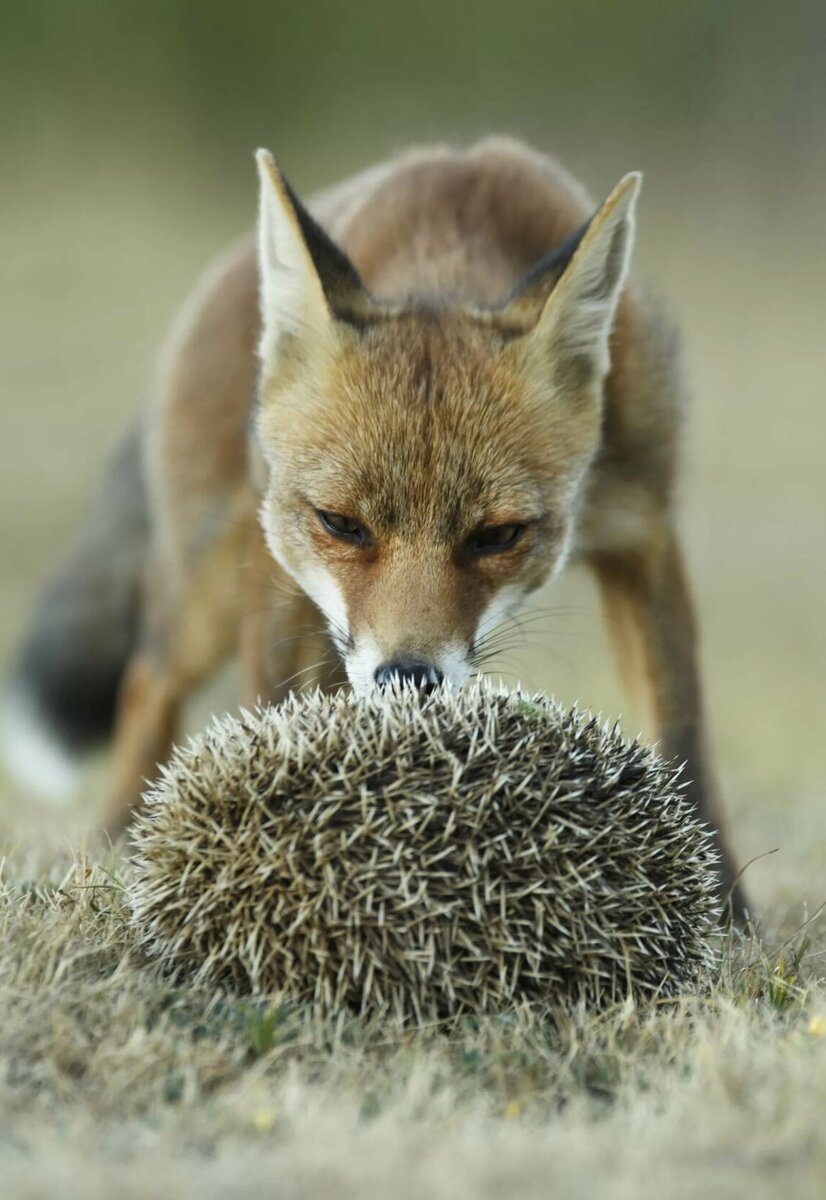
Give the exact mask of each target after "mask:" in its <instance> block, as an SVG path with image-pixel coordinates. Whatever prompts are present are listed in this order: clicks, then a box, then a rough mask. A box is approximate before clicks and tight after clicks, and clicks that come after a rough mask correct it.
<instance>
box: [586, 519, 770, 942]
mask: <svg viewBox="0 0 826 1200" xmlns="http://www.w3.org/2000/svg"><path fill="white" fill-rule="evenodd" d="M651 532H652V536H650V537H649V538H648V539H647V540H646V542H645V544H644V545H640V546H637V547H635V548H634V549H633V550H623V551H611V552H602V553H598V554H595V555H593V556H592V560H591V561H592V565H593V567H594V569H595V571H596V576H597V580H598V583H599V587H600V591H601V595H602V600H603V606H604V610H605V614H606V617H607V621H608V626H609V630H610V633H611V637H612V642H613V645H614V649H615V653H616V655H617V659H618V661H619V666H620V670H621V673H622V675H623V678H624V680H625V682H626V685H627V686H629V687H630V689H631V690H632V691H634V692H635V693H636V694H637V695H638V696H639V695H640V694H641V695H642V698H643V700H644V703H645V705H646V707H647V709H648V712H647V714H646V715H647V717H648V718H649V720H650V721H651V723H652V726H653V728H654V729H655V730H656V733H657V736H658V737H659V739H660V751H661V753H662V754H663V755H664V756H665V757H666V758H673V759H676V760H678V761H680V762H685V763H686V768H685V775H684V777H685V779H686V780H688V781H689V782H688V786H687V789H686V795H687V797H688V799H689V800H690V801H691V802H692V803H693V805H694V807H695V809H696V811H697V814H698V816H699V817H700V819H701V820H702V821H704V822H706V823H707V824H708V825H709V826H711V828H712V829H713V830H714V831H715V837H716V844H717V848H718V850H719V852H720V854H721V862H720V868H719V869H720V890H721V894H722V896H723V898H724V899H725V901H726V903H727V904H728V905H729V906H730V911H731V914H732V916H733V917H734V918H735V919H736V920H737V921H741V922H742V921H743V920H744V919H745V916H746V907H747V906H746V898H745V894H744V892H743V889H742V887H741V885H740V883H739V881H738V878H737V871H736V868H735V865H734V859H733V856H732V854H731V851H730V850H729V845H728V835H727V832H726V828H725V822H724V820H723V815H722V811H721V808H720V804H719V800H718V796H717V791H716V786H715V780H714V775H713V771H712V767H711V763H710V755H709V748H708V744H707V739H706V730H705V719H704V711H703V697H702V689H701V685H700V675H699V666H698V660H697V631H696V623H695V617H694V609H693V605H692V600H691V594H690V590H689V586H688V581H687V578H686V571H685V566H684V563H683V557H682V553H681V551H680V546H679V543H678V541H677V537H676V534H675V532H674V530H673V529H672V528H671V526H670V524H669V523H668V522H663V523H662V524H657V525H656V526H655V527H654V528H653V529H652V531H651Z"/></svg>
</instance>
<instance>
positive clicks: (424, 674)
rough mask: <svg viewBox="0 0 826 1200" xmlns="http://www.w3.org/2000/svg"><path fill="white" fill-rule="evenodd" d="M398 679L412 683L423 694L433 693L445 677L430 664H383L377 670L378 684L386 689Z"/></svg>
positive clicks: (401, 681) (399, 662) (402, 662)
mask: <svg viewBox="0 0 826 1200" xmlns="http://www.w3.org/2000/svg"><path fill="white" fill-rule="evenodd" d="M394 679H397V680H398V681H399V682H400V683H412V684H413V686H414V687H416V688H419V689H420V690H421V691H423V692H432V691H433V689H434V688H435V687H436V686H437V685H438V684H440V683H441V682H442V680H443V679H444V675H443V674H442V672H441V671H439V670H438V669H437V668H436V667H434V666H432V665H431V664H430V663H423V662H405V661H402V660H399V661H398V662H389V663H382V665H381V666H380V667H377V668H376V683H377V684H378V685H379V687H385V686H386V684H388V683H392V681H393V680H394Z"/></svg>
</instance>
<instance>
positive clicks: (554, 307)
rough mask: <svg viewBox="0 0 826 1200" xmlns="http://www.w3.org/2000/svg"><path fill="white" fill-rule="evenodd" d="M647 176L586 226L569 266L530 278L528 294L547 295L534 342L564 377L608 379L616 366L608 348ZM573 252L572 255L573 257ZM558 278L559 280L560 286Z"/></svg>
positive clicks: (553, 263) (635, 179)
mask: <svg viewBox="0 0 826 1200" xmlns="http://www.w3.org/2000/svg"><path fill="white" fill-rule="evenodd" d="M641 182H642V176H641V175H639V174H638V173H637V172H632V173H631V174H629V175H626V176H625V177H624V178H623V179H621V180H620V182H619V183H618V184H617V186H616V187H615V188H614V190H613V192H612V193H611V195H610V196H609V197H608V199H607V200H606V201H605V203H604V204H603V206H602V208H600V209H599V211H598V212H597V213H596V215H595V216H594V217H593V219H592V220H591V221H590V222H589V224H588V225H587V226H586V227H585V229H584V230H583V231H582V233H581V234H579V235H578V236H577V237H575V238H574V239H572V241H571V243H569V244H568V253H567V255H565V256H563V260H564V258H566V257H567V262H564V263H563V265H562V270H561V274H560V263H559V260H558V256H557V255H551V256H550V257H549V259H548V269H547V271H545V270H543V264H542V263H539V264H537V267H536V268H534V270H533V271H532V272H531V273H530V276H529V277H528V280H526V286H525V290H526V291H533V290H534V289H535V288H537V287H539V288H541V287H542V281H543V277H544V276H546V275H547V276H548V280H546V282H545V289H544V290H545V293H546V294H547V286H548V282H550V284H551V286H552V289H553V290H552V291H551V294H550V296H548V297H547V299H546V301H545V303H544V307H543V308H542V311H541V313H540V316H539V320H538V321H537V323H536V325H535V326H534V328H533V330H532V331H531V333H530V334H529V335H528V339H527V340H528V342H529V343H530V344H531V346H532V348H535V349H536V350H538V351H539V353H540V354H541V355H542V356H543V357H544V359H545V361H546V362H549V363H550V365H551V368H552V371H553V372H554V373H558V375H559V376H561V378H563V379H565V378H568V377H570V375H571V373H572V372H574V373H575V374H576V376H577V378H580V379H581V378H582V377H583V375H584V376H585V377H586V378H593V377H596V378H602V377H603V376H604V375H605V374H606V373H607V371H608V368H609V366H610V358H609V352H608V343H609V339H610V336H611V329H612V326H613V323H614V316H615V314H616V310H617V304H618V302H619V298H620V294H621V292H622V287H623V284H624V283H625V278H626V275H627V273H628V264H629V261H630V258H631V249H632V247H633V242H634V212H635V206H636V202H637V196H638V195H639V190H640V184H641ZM571 250H572V252H571ZM554 279H556V280H557V282H556V284H555V286H554V283H553V281H554Z"/></svg>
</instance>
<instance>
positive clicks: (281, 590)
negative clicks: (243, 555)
mask: <svg viewBox="0 0 826 1200" xmlns="http://www.w3.org/2000/svg"><path fill="white" fill-rule="evenodd" d="M243 575H244V577H245V578H244V589H243V591H244V601H243V611H242V616H241V691H242V698H243V702H244V703H245V704H247V705H254V704H278V703H280V702H281V700H283V699H285V697H286V696H287V695H288V694H289V692H290V691H291V690H293V689H297V688H299V687H302V686H304V685H305V684H307V683H315V682H321V680H322V677H323V676H322V674H321V673H319V670H318V669H316V670H315V671H314V670H313V666H314V664H315V663H316V662H317V660H323V659H326V658H327V652H326V649H322V648H321V647H322V646H323V645H324V642H323V641H322V639H326V634H325V631H324V628H323V625H324V620H323V617H322V616H321V614H320V613H319V611H318V609H317V608H316V606H315V605H314V604H313V602H312V601H311V600H310V599H309V597H308V596H307V595H306V594H305V593H304V592H302V591H301V590H300V588H299V587H298V585H297V584H295V583H293V581H292V580H291V579H289V577H288V576H287V575H286V574H284V572H283V571H281V569H280V568H279V567H278V565H277V564H276V563H275V561H274V560H273V558H272V556H271V555H270V553H269V551H268V550H267V548H266V546H265V544H264V539H263V537H262V536H261V534H260V533H259V534H258V537H257V539H256V540H254V541H252V542H251V544H250V547H249V555H248V558H247V561H246V562H245V563H244V567H243ZM318 665H319V666H322V665H323V664H322V663H319V664H318Z"/></svg>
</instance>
